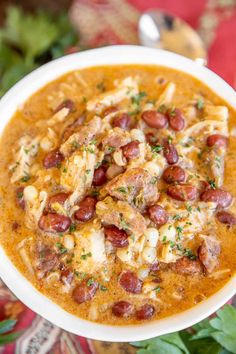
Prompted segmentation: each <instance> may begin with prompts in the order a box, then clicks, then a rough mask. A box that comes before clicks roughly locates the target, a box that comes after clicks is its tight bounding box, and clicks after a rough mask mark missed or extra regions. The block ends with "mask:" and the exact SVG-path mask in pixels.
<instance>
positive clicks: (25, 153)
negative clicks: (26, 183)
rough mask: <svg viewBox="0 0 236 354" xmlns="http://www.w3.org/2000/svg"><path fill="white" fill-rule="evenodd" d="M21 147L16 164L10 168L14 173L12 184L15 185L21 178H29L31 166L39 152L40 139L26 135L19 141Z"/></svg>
mask: <svg viewBox="0 0 236 354" xmlns="http://www.w3.org/2000/svg"><path fill="white" fill-rule="evenodd" d="M19 146H20V148H19V150H18V152H17V154H16V159H15V161H16V162H15V163H14V164H13V165H11V166H10V170H11V171H12V176H11V183H15V182H17V181H19V180H20V179H21V178H28V177H29V175H30V166H31V164H32V162H33V159H34V157H35V156H36V154H37V152H38V138H35V139H32V137H30V136H29V135H25V136H23V137H22V138H21V139H20V140H19Z"/></svg>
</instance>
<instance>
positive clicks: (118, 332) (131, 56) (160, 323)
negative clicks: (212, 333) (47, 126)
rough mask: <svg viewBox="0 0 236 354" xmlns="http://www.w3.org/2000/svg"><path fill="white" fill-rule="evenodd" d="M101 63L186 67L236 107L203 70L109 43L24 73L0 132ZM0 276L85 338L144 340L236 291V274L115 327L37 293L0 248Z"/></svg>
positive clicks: (0, 107)
mask: <svg viewBox="0 0 236 354" xmlns="http://www.w3.org/2000/svg"><path fill="white" fill-rule="evenodd" d="M104 64H105V65H112V64H157V65H163V66H167V67H171V68H175V69H179V70H182V71H185V72H186V73H189V74H191V75H192V76H194V77H196V78H198V79H200V80H202V81H203V82H205V83H206V84H207V85H208V86H209V87H210V88H211V89H212V90H213V91H215V93H217V94H218V95H219V96H221V97H222V98H224V99H225V100H226V101H227V102H228V103H229V104H230V105H232V106H233V107H234V108H235V109H236V93H235V91H234V90H233V89H232V88H231V87H230V86H229V85H228V84H226V83H225V82H224V81H223V80H222V79H221V78H220V77H218V76H217V75H216V74H214V73H213V72H211V71H210V70H208V69H207V68H205V67H202V66H200V65H198V64H197V63H195V62H193V61H191V60H189V59H186V58H184V57H182V56H179V55H177V54H173V53H170V52H166V51H162V50H157V49H151V48H145V47H138V46H112V47H105V48H99V49H93V50H88V51H84V52H82V53H76V54H72V55H69V56H66V57H63V58H60V59H57V60H55V61H53V62H50V63H49V64H46V65H44V66H42V67H40V68H39V69H37V70H35V71H33V72H32V73H31V74H29V75H27V76H26V77H25V78H24V79H23V80H21V81H20V82H18V83H17V84H16V85H15V86H14V87H13V88H12V89H11V90H10V91H8V92H7V94H6V95H5V96H4V97H3V98H2V99H1V100H0V119H1V120H0V133H1V132H2V131H3V129H4V126H5V125H6V124H7V122H8V121H9V119H10V118H11V116H12V115H13V114H14V112H15V111H16V109H17V106H19V105H20V104H22V103H23V102H24V101H25V100H26V99H27V98H28V97H29V96H30V95H32V94H33V93H34V92H36V91H37V90H38V89H40V88H41V87H42V86H44V85H45V84H46V83H48V82H50V81H52V80H54V79H56V78H57V77H59V76H61V75H63V74H65V73H67V72H68V71H71V70H75V69H81V68H85V67H90V66H97V65H104ZM9 237H10V236H9ZM0 277H1V278H2V279H3V281H4V282H5V283H6V285H7V286H8V287H9V288H10V289H11V290H12V292H13V293H14V294H15V295H16V296H17V297H18V298H19V299H20V300H21V301H22V302H23V303H25V304H26V305H27V306H28V307H30V308H31V309H32V310H33V311H35V312H36V313H38V314H40V315H41V316H43V317H45V318H46V319H47V320H49V321H51V322H52V323H54V324H56V325H57V326H59V327H61V328H63V329H65V330H67V331H70V332H73V333H76V334H79V335H82V336H84V337H89V338H93V339H98V340H105V341H114V342H120V341H124V342H125V341H137V340H143V339H147V338H151V337H154V336H158V335H162V334H166V333H170V332H174V331H178V330H181V329H183V328H186V327H189V326H191V325H193V324H194V323H196V322H199V321H201V320H202V319H203V318H205V317H207V316H209V315H211V314H212V313H213V312H215V311H216V310H217V309H218V308H219V307H221V306H222V305H223V304H225V303H226V302H227V301H228V300H229V299H230V298H231V297H232V296H233V295H234V294H235V289H236V277H234V278H233V279H231V281H230V282H229V283H227V284H226V286H225V287H224V288H222V289H221V290H220V291H219V292H217V293H216V294H215V295H213V296H212V297H210V298H209V299H207V300H206V301H204V302H202V303H200V304H198V305H197V306H195V307H193V308H192V309H190V310H187V311H185V312H182V313H180V314H178V315H175V316H171V317H168V318H165V319H161V320H157V321H152V322H147V323H144V324H141V325H135V326H123V327H120V326H119V327H116V326H109V325H102V324H97V323H92V322H89V321H85V320H82V319H80V318H77V317H75V316H73V315H71V314H69V313H68V312H66V311H64V310H63V309H62V308H60V307H59V306H58V305H57V304H55V303H53V302H52V301H51V300H49V299H48V298H46V297H45V296H43V295H42V294H40V293H39V292H38V291H37V290H36V289H35V288H34V287H33V286H32V285H31V284H30V283H29V282H28V281H27V280H26V279H25V278H24V277H23V276H22V275H21V274H20V273H19V272H18V270H17V269H16V268H15V266H14V265H13V264H12V263H11V261H10V260H9V258H8V257H7V256H6V254H5V252H4V250H3V249H2V247H1V246H0Z"/></svg>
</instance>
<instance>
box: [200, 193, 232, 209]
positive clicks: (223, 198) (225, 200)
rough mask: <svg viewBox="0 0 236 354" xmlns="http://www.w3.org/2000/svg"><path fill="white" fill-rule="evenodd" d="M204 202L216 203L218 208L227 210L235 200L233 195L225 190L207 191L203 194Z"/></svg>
mask: <svg viewBox="0 0 236 354" xmlns="http://www.w3.org/2000/svg"><path fill="white" fill-rule="evenodd" d="M201 200H202V201H203V202H215V203H216V204H217V206H218V207H221V208H227V207H228V206H229V205H230V204H231V203H232V200H233V197H232V195H231V194H230V193H229V192H226V191H224V190H223V189H207V190H206V191H205V192H203V193H202V194H201Z"/></svg>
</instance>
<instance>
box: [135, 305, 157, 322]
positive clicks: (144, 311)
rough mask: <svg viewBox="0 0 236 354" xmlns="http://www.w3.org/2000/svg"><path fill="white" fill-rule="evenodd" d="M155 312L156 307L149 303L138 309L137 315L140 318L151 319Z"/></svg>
mask: <svg viewBox="0 0 236 354" xmlns="http://www.w3.org/2000/svg"><path fill="white" fill-rule="evenodd" d="M154 313H155V307H154V306H152V305H149V304H145V305H143V306H142V307H141V308H140V309H139V310H137V311H136V317H137V319H138V320H149V319H150V318H151V317H152V316H153V315H154Z"/></svg>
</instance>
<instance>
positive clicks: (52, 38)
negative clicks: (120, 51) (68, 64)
mask: <svg viewBox="0 0 236 354" xmlns="http://www.w3.org/2000/svg"><path fill="white" fill-rule="evenodd" d="M77 42H78V39H77V36H76V34H75V32H74V30H73V28H72V26H71V24H70V22H69V19H68V16H67V14H65V13H62V14H59V15H52V14H51V13H49V12H46V11H38V12H37V13H35V14H26V13H24V12H23V11H22V10H21V9H20V8H19V7H16V6H11V7H9V8H8V10H7V16H6V22H5V26H4V27H3V28H2V29H0V58H1V60H0V96H2V95H3V94H4V93H5V92H6V91H7V90H8V89H9V88H10V87H11V86H12V85H14V84H15V83H16V82H17V81H18V80H19V79H20V78H22V77H23V76H24V75H26V74H27V73H29V72H30V71H32V70H33V69H35V68H36V67H38V66H40V65H42V64H44V63H46V62H47V61H49V60H51V59H55V58H58V57H60V56H62V55H64V54H65V51H66V50H67V49H68V48H69V47H71V46H74V45H76V44H77Z"/></svg>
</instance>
